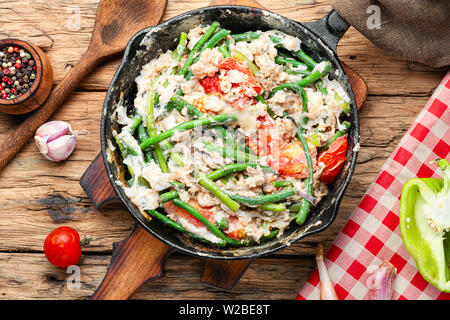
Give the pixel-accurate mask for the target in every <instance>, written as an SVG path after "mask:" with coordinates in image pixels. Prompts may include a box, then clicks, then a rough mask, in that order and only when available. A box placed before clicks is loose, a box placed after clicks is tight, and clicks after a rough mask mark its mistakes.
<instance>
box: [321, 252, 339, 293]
mask: <svg viewBox="0 0 450 320" xmlns="http://www.w3.org/2000/svg"><path fill="white" fill-rule="evenodd" d="M316 261H317V270H318V271H319V278H320V300H339V297H338V296H337V294H336V291H335V290H334V285H333V282H332V281H331V280H330V276H329V275H328V270H327V267H326V266H325V262H324V260H323V247H322V245H321V244H319V246H318V247H317V254H316Z"/></svg>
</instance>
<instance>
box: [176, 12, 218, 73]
mask: <svg viewBox="0 0 450 320" xmlns="http://www.w3.org/2000/svg"><path fill="white" fill-rule="evenodd" d="M218 27H219V23H218V22H216V21H215V22H213V23H212V24H211V25H210V26H209V28H208V30H206V32H205V33H204V34H203V36H202V37H201V38H200V40H198V41H197V43H196V44H195V45H194V47H193V48H192V50H191V52H189V55H188V57H187V59H186V62H185V63H184V65H183V66H182V67H181V68H180V70H178V73H177V74H178V75H181V76H185V75H186V73H187V72H188V69H189V67H190V66H191V65H192V63H193V62H194V58H195V55H196V54H197V53H198V51H199V50H200V49H201V48H202V47H203V45H204V44H205V42H206V41H207V40H208V39H209V38H210V37H211V36H212V34H213V33H214V32H215V31H216V29H217V28H218Z"/></svg>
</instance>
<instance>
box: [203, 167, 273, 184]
mask: <svg viewBox="0 0 450 320" xmlns="http://www.w3.org/2000/svg"><path fill="white" fill-rule="evenodd" d="M249 167H251V168H257V167H261V169H263V170H264V171H266V172H270V173H274V174H277V172H276V171H275V170H273V169H272V168H271V167H267V166H260V165H259V164H257V163H232V164H228V165H226V166H223V167H222V168H220V169H217V170H216V171H213V172H211V173H208V174H207V175H206V177H207V178H209V179H211V180H213V181H215V180H217V179H220V178H222V177H224V176H227V175H229V174H232V173H236V172H242V171H245V170H247V168H249Z"/></svg>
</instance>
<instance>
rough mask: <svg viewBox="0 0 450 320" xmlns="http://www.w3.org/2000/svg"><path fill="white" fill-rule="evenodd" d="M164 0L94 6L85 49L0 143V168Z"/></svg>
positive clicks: (156, 15)
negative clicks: (92, 25) (90, 36)
mask: <svg viewBox="0 0 450 320" xmlns="http://www.w3.org/2000/svg"><path fill="white" fill-rule="evenodd" d="M166 4H167V0H102V1H101V2H100V4H99V5H98V8H97V15H96V19H95V25H94V31H93V34H92V38H91V42H90V44H89V48H88V50H87V51H86V52H85V53H84V54H83V55H82V56H81V58H80V60H78V62H77V63H76V64H75V66H74V67H73V68H72V70H70V72H69V73H68V74H67V75H66V76H65V77H64V79H63V80H62V81H61V82H60V83H59V84H58V85H57V86H56V88H55V89H54V90H53V91H52V93H51V94H50V96H49V97H48V99H47V101H46V102H45V103H44V104H43V105H42V106H41V107H40V108H39V109H38V110H37V111H36V112H35V113H34V114H32V115H31V116H29V117H28V118H27V119H26V120H24V121H23V122H22V123H21V124H20V125H19V127H17V128H16V130H15V131H14V132H13V133H12V134H11V136H9V137H8V138H7V139H6V140H5V141H4V142H3V144H2V145H1V146H0V150H1V154H0V170H2V169H3V168H4V167H5V166H6V164H7V163H8V162H9V161H10V160H11V159H12V158H13V157H14V155H15V154H16V153H17V152H18V151H19V150H20V149H21V148H22V147H23V146H24V145H25V143H26V142H27V141H28V140H29V139H30V138H31V137H33V136H34V133H35V132H36V130H37V129H38V128H39V127H40V126H41V125H42V124H43V123H45V122H46V121H47V120H48V119H49V118H50V117H51V116H52V115H53V114H54V113H55V111H56V110H58V108H59V106H60V105H61V104H62V103H63V102H64V101H65V100H66V99H67V97H68V96H69V95H70V93H71V92H72V91H73V90H74V89H75V88H76V87H77V86H78V84H79V83H80V82H81V81H82V80H83V79H84V78H85V77H86V76H87V75H88V74H90V73H91V72H92V71H93V70H94V69H95V67H96V66H97V65H98V64H99V63H101V62H102V61H104V60H106V58H109V57H112V56H115V55H117V54H119V53H121V52H122V51H123V50H125V47H126V45H127V43H128V40H129V39H130V38H131V37H132V36H133V35H134V34H135V33H137V32H138V31H140V30H142V29H144V28H146V27H149V26H153V25H156V24H158V23H159V21H160V19H161V17H162V15H163V12H164V9H165V7H166Z"/></svg>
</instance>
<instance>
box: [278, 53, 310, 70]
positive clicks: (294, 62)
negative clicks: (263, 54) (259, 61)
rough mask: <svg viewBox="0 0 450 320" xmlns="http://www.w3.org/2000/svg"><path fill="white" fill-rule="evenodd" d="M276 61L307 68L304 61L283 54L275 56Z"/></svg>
mask: <svg viewBox="0 0 450 320" xmlns="http://www.w3.org/2000/svg"><path fill="white" fill-rule="evenodd" d="M275 62H276V63H277V64H281V65H287V64H290V65H292V66H293V67H295V68H298V67H300V66H302V67H304V68H305V70H306V69H307V65H306V64H304V63H302V62H300V61H297V60H295V59H292V58H286V57H282V56H279V55H278V56H276V57H275Z"/></svg>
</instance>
